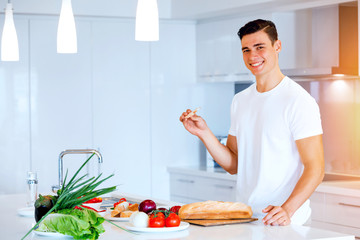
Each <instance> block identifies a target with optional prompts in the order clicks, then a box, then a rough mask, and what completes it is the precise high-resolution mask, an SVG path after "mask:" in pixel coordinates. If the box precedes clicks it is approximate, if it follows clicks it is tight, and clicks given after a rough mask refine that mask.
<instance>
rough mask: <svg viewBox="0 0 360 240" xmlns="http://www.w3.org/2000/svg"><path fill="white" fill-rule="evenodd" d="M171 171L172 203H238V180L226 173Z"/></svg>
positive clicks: (174, 169)
mask: <svg viewBox="0 0 360 240" xmlns="http://www.w3.org/2000/svg"><path fill="white" fill-rule="evenodd" d="M169 171H170V194H171V195H170V198H171V200H172V201H177V202H183V203H191V202H198V201H206V200H216V201H236V189H235V188H236V179H235V176H228V175H227V174H226V173H224V172H223V173H212V172H208V171H206V170H205V169H203V170H197V171H191V170H190V171H189V170H188V171H186V170H184V169H180V171H179V170H178V169H176V168H171V169H169Z"/></svg>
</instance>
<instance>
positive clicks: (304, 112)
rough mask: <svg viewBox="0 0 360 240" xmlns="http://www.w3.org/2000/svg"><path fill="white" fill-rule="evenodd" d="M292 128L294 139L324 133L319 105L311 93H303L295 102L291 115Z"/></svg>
mask: <svg viewBox="0 0 360 240" xmlns="http://www.w3.org/2000/svg"><path fill="white" fill-rule="evenodd" d="M290 130H291V132H292V135H293V138H294V140H299V139H303V138H307V137H311V136H316V135H320V134H322V133H323V130H322V125H321V117H320V109H319V106H318V104H317V103H316V101H315V99H314V98H313V97H311V96H310V95H305V94H303V95H302V96H299V97H298V98H297V99H296V101H295V102H294V105H293V108H292V111H291V116H290Z"/></svg>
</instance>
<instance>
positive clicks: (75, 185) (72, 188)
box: [22, 153, 125, 239]
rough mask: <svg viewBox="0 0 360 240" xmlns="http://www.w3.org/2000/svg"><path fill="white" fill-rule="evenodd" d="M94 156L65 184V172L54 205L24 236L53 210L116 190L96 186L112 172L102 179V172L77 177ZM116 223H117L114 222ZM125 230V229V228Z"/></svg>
mask: <svg viewBox="0 0 360 240" xmlns="http://www.w3.org/2000/svg"><path fill="white" fill-rule="evenodd" d="M93 156H94V153H93V154H92V155H91V156H90V157H89V158H88V159H87V160H86V161H85V162H84V163H83V165H81V167H80V168H79V169H78V170H77V171H76V173H75V174H74V176H73V177H72V178H71V179H70V181H69V182H68V183H67V184H66V185H65V183H66V179H67V175H68V171H66V174H65V179H64V184H63V186H62V187H61V189H60V190H58V192H57V195H58V198H57V201H56V203H55V204H54V206H53V207H52V208H51V209H50V210H49V211H48V212H47V213H46V214H45V215H44V216H43V217H42V218H41V219H40V220H39V221H38V222H37V223H36V224H35V226H34V227H32V228H31V229H30V230H29V231H28V232H27V233H26V235H25V236H24V237H23V238H22V239H25V238H26V237H27V236H28V235H29V234H30V233H31V231H33V230H34V229H36V228H37V227H38V226H39V224H40V223H41V222H42V221H43V220H44V219H45V218H46V217H47V216H48V215H49V214H50V213H52V212H56V211H59V210H61V209H72V208H74V207H76V206H80V205H81V204H82V203H84V202H86V201H88V200H90V199H93V198H95V197H98V196H101V195H103V194H107V193H110V192H112V191H114V190H116V186H113V187H108V188H102V189H98V190H95V188H97V187H98V186H99V185H100V184H102V183H103V182H104V181H106V180H107V179H109V178H111V177H113V176H114V174H111V175H110V176H108V177H106V178H104V179H101V180H100V177H101V175H102V174H100V175H99V176H97V177H96V178H95V177H92V178H90V179H88V180H85V181H84V178H85V177H86V175H84V176H81V177H80V178H78V179H76V177H77V175H78V174H79V172H80V171H81V169H83V167H84V166H85V165H86V164H87V163H88V162H89V161H90V159H91V158H92V157H93ZM114 225H115V224H114ZM116 226H117V227H119V228H121V229H123V228H122V227H120V226H118V225H116ZM123 230H125V229H123Z"/></svg>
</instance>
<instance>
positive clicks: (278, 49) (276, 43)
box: [274, 40, 281, 53]
mask: <svg viewBox="0 0 360 240" xmlns="http://www.w3.org/2000/svg"><path fill="white" fill-rule="evenodd" d="M274 47H275V51H276V52H277V53H279V52H280V51H281V41H280V40H276V41H275V43H274Z"/></svg>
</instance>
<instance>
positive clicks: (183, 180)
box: [177, 179, 195, 183]
mask: <svg viewBox="0 0 360 240" xmlns="http://www.w3.org/2000/svg"><path fill="white" fill-rule="evenodd" d="M177 181H178V182H182V183H194V182H195V181H194V180H188V179H178V180H177Z"/></svg>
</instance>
